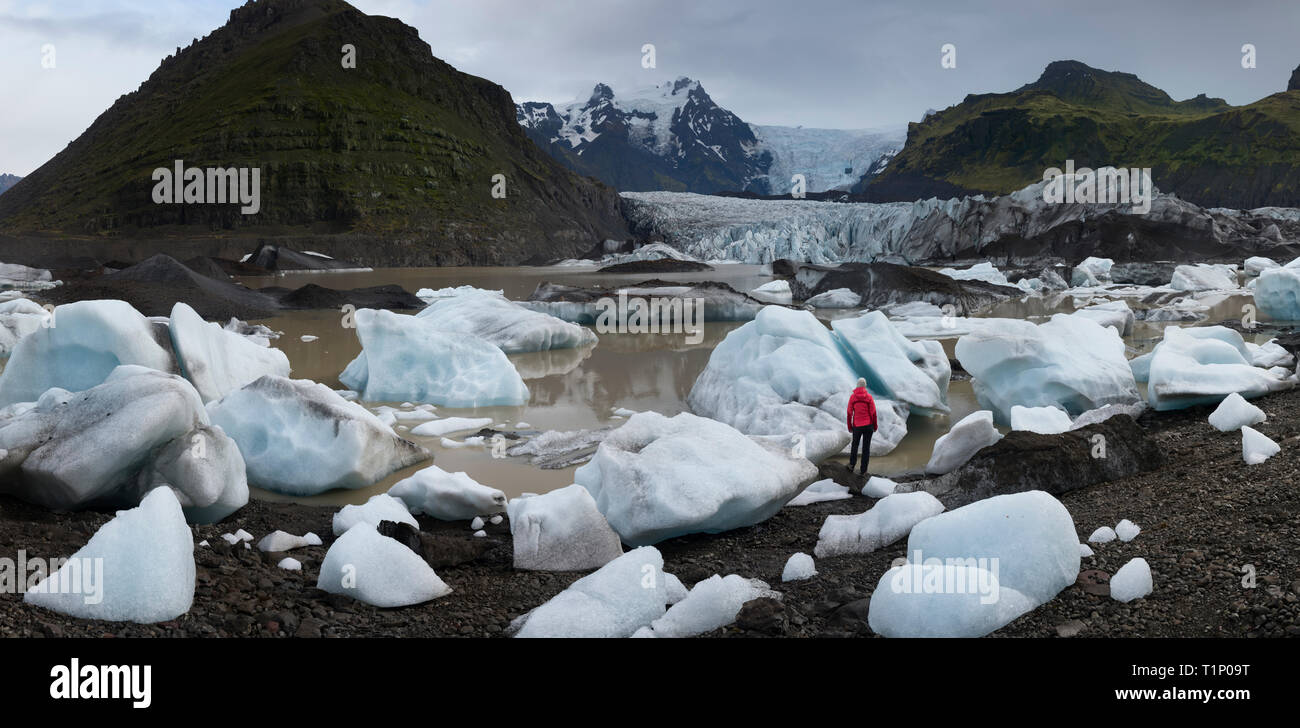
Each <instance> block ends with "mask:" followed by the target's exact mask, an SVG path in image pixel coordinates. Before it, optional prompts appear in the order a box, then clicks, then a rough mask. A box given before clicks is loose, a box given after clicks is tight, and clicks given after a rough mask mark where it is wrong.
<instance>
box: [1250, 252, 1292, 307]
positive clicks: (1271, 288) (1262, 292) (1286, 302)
mask: <svg viewBox="0 0 1300 728" xmlns="http://www.w3.org/2000/svg"><path fill="white" fill-rule="evenodd" d="M1257 280H1258V283H1256V284H1255V305H1257V306H1259V312H1260V314H1262V315H1263V316H1264V317H1265V318H1269V319H1272V320H1274V321H1300V259H1297V260H1293V261H1291V262H1290V263H1287V264H1286V266H1284V267H1282V268H1270V269H1268V270H1264V271H1261V272H1260V274H1259V278H1258V279H1257Z"/></svg>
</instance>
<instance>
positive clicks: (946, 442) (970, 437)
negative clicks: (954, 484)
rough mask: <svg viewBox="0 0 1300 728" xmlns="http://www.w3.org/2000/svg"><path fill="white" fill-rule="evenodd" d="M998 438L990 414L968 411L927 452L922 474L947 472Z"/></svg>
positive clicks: (1000, 435) (1000, 437)
mask: <svg viewBox="0 0 1300 728" xmlns="http://www.w3.org/2000/svg"><path fill="white" fill-rule="evenodd" d="M1001 439H1002V433H1000V432H998V430H997V428H996V427H994V426H993V413H992V412H989V411H988V410H979V411H977V412H972V413H970V414H968V415H966V416H965V417H963V418H962V419H961V421H960V422H958V423H957V424H955V425H953V426H952V428H951V429H950V430H948V432H947V433H945V434H943V435H941V436H940V437H939V439H937V440H935V441H934V450H933V451H932V452H931V453H930V462H928V463H926V465H925V472H926V473H927V474H929V475H943V474H944V473H951V472H952V471H954V470H956V469H957V468H959V467H961V466H962V465H963V464H965V462H966V461H967V460H970V459H971V457H972V456H974V455H975V453H977V452H979V451H980V450H983V449H984V448H986V447H988V446H989V445H992V444H993V443H995V442H997V441H998V440H1001Z"/></svg>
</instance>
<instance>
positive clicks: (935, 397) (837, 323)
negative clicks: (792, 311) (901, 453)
mask: <svg viewBox="0 0 1300 728" xmlns="http://www.w3.org/2000/svg"><path fill="white" fill-rule="evenodd" d="M831 329H832V330H833V331H834V337H835V340H836V341H837V342H838V343H839V344H840V346H841V347H842V349H843V350H844V352H845V354H846V356H847V358H848V362H849V364H850V365H851V366H852V367H853V369H854V370H855V371H856V372H857V373H858V374H859V375H860V376H862V377H863V378H865V379H866V380H867V389H868V390H869V391H871V393H872V394H874V395H876V396H880V397H884V398H886V399H892V400H896V401H899V402H905V403H906V404H908V405H909V406H911V408H912V409H913V410H914V411H916V412H920V413H925V414H931V413H945V412H948V382H949V380H950V379H951V378H952V366H951V365H950V364H949V362H948V355H947V354H946V353H944V350H943V344H941V343H939V342H938V341H908V339H907V338H906V337H904V336H903V335H902V334H900V333H899V332H898V330H897V329H896V328H894V325H893V323H891V322H890V321H889V319H888V318H886V317H885V314H883V313H881V312H880V311H871V312H869V313H866V314H863V315H862V316H858V317H856V318H842V319H836V320H834V321H832V322H831Z"/></svg>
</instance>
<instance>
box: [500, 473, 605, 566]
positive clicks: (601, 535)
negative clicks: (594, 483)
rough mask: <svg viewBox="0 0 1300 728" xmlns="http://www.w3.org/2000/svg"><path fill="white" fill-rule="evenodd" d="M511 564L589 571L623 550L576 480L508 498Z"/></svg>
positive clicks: (589, 496) (588, 494)
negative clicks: (511, 542)
mask: <svg viewBox="0 0 1300 728" xmlns="http://www.w3.org/2000/svg"><path fill="white" fill-rule="evenodd" d="M508 513H509V515H510V536H511V538H512V540H513V541H514V549H515V560H514V565H515V568H516V569H532V570H536V571H589V570H591V569H598V568H600V567H602V566H604V565H605V564H607V563H609V562H610V561H613V560H614V559H617V558H618V557H619V556H622V555H623V545H622V544H621V543H620V542H619V539H618V534H617V533H614V529H612V528H610V527H609V522H608V521H606V520H605V517H604V516H602V515H601V514H600V511H599V510H597V508H596V501H594V500H592V497H591V494H590V493H589V492H587V489H586V488H583V487H582V486H580V485H570V486H568V487H565V488H560V489H559V490H553V491H551V492H550V493H545V494H542V495H536V496H532V497H530V498H516V499H514V500H513V501H511V502H510V505H509V508H508Z"/></svg>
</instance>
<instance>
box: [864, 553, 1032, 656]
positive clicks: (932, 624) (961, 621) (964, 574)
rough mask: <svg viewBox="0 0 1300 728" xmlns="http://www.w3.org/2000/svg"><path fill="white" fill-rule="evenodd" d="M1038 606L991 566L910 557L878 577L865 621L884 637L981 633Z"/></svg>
mask: <svg viewBox="0 0 1300 728" xmlns="http://www.w3.org/2000/svg"><path fill="white" fill-rule="evenodd" d="M928 585H929V586H928ZM1037 606H1038V604H1037V603H1036V602H1035V601H1034V600H1033V599H1032V598H1030V597H1027V596H1025V595H1024V594H1021V593H1020V592H1018V591H1016V590H1015V589H1011V588H1008V587H1006V586H1003V585H1002V584H1000V583H999V581H998V576H997V574H996V573H995V572H994V571H990V570H988V569H982V568H980V567H978V566H971V565H966V564H963V563H946V564H945V563H925V564H913V563H907V564H903V565H901V566H895V567H893V568H891V569H890V570H889V571H887V572H885V574H884V575H883V576H881V577H880V581H879V583H877V584H876V589H875V591H873V592H872V593H871V602H870V606H869V607H868V611H867V624H869V625H870V626H871V631H873V632H875V633H876V634H878V635H882V636H884V637H913V638H915V637H947V638H954V637H983V636H984V635H986V634H989V633H990V632H993V631H995V630H997V629H999V628H1001V627H1003V626H1005V625H1007V624H1009V623H1011V622H1012V621H1013V620H1015V619H1016V618H1017V617H1019V616H1020V615H1022V614H1025V613H1027V612H1030V611H1032V610H1033V609H1034V608H1035V607H1037Z"/></svg>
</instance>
